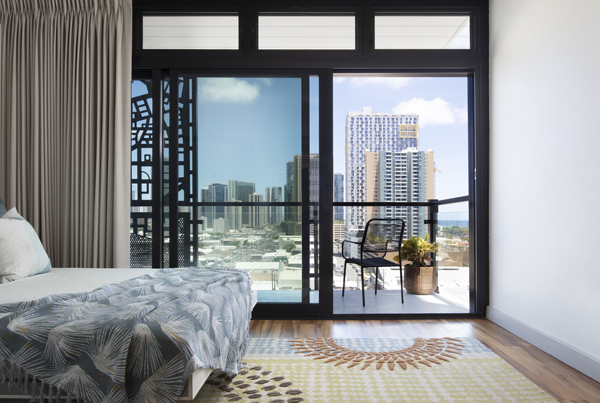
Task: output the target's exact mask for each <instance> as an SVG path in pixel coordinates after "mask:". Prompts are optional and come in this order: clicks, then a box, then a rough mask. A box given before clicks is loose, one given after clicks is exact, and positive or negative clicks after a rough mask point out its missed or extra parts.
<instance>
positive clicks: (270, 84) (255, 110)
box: [132, 76, 468, 199]
mask: <svg viewBox="0 0 600 403" xmlns="http://www.w3.org/2000/svg"><path fill="white" fill-rule="evenodd" d="M198 80H199V81H198V91H197V94H198V120H197V121H198V122H199V123H198V124H199V126H198V130H199V147H198V149H199V158H198V160H199V163H198V185H199V187H200V188H204V187H207V186H209V185H210V184H213V183H224V184H227V183H228V181H229V180H232V179H233V180H239V181H247V182H254V183H255V185H256V189H257V190H258V191H259V192H260V191H261V190H262V189H265V188H267V187H273V186H282V187H284V188H285V185H286V164H287V163H288V162H289V161H292V160H293V157H294V155H296V154H299V153H300V151H301V124H300V122H301V116H300V112H301V91H300V90H301V88H300V87H301V80H300V78H218V79H217V78H201V79H198ZM466 83H467V81H466V79H464V78H415V77H337V76H336V77H334V83H333V85H334V105H333V107H334V122H333V124H334V128H333V129H334V173H345V167H344V160H345V158H344V150H345V144H344V132H343V130H344V124H345V118H346V116H347V114H348V113H349V112H351V111H359V110H361V108H362V107H364V106H371V108H372V110H373V111H374V112H384V113H391V112H394V111H398V112H402V113H411V112H412V113H418V114H419V116H420V119H421V121H420V123H421V125H420V126H421V127H420V130H421V136H420V143H421V147H420V148H421V149H422V150H427V149H428V148H431V149H434V150H435V152H436V167H437V168H438V169H439V170H440V171H441V172H442V173H441V174H439V175H438V178H437V179H438V180H437V189H436V193H437V198H439V199H444V198H450V197H457V196H463V195H467V194H468V150H467V148H468V147H467V125H466V121H467V113H466V104H467V96H466V93H467V85H466ZM134 84H135V83H134ZM136 86H139V84H135V85H134V86H133V87H132V93H133V95H135V94H136V92H141V91H140V89H139V88H136ZM142 89H143V88H142ZM309 95H310V105H309V110H310V128H309V129H310V140H311V141H310V152H311V153H318V151H319V150H318V138H319V133H318V129H319V126H318V106H319V103H318V77H311V78H310V94H309Z"/></svg>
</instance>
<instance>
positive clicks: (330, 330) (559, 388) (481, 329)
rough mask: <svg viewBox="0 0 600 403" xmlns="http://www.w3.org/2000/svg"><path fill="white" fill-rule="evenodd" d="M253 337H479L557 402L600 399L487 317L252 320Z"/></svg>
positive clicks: (584, 381)
mask: <svg viewBox="0 0 600 403" xmlns="http://www.w3.org/2000/svg"><path fill="white" fill-rule="evenodd" d="M250 337H277V338H292V337H340V338H377V337H382V338H399V339H403V338H414V337H423V338H428V337H475V338H476V339H477V340H479V341H480V342H482V343H483V344H485V345H486V346H487V347H488V348H489V349H490V350H492V351H493V352H494V353H496V354H497V355H498V356H500V357H502V358H503V359H504V360H505V361H507V362H508V363H509V364H510V365H512V366H513V367H514V368H516V369H517V370H518V371H519V372H521V373H522V374H523V375H525V376H526V377H527V378H529V379H530V380H531V381H533V382H534V383H535V384H537V385H538V386H539V387H540V388H542V389H543V390H545V391H546V392H547V393H549V394H550V395H551V396H553V397H554V398H555V399H556V400H558V401H559V402H574V403H600V383H598V382H596V381H594V380H592V379H591V378H589V377H587V376H585V375H583V374H582V373H580V372H579V371H577V370H575V369H573V368H571V367H569V366H568V365H566V364H564V363H562V362H561V361H559V360H557V359H555V358H554V357H552V356H550V355H548V354H546V353H544V352H543V351H541V350H540V349H538V348H536V347H534V346H532V345H531V344H529V343H527V342H526V341H524V340H522V339H520V338H519V337H517V336H515V335H513V334H512V333H510V332H508V331H507V330H504V329H503V328H501V327H500V326H497V325H496V324H494V323H492V322H490V321H489V320H487V319H442V320H253V321H252V322H251V323H250Z"/></svg>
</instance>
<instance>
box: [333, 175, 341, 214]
mask: <svg viewBox="0 0 600 403" xmlns="http://www.w3.org/2000/svg"><path fill="white" fill-rule="evenodd" d="M333 201H334V203H343V202H344V174H333ZM333 219H334V220H335V221H344V207H342V206H337V207H334V208H333Z"/></svg>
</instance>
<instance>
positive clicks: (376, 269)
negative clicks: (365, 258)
mask: <svg viewBox="0 0 600 403" xmlns="http://www.w3.org/2000/svg"><path fill="white" fill-rule="evenodd" d="M377 280H379V267H376V268H375V295H377Z"/></svg>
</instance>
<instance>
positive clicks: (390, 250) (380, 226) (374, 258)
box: [342, 218, 406, 306]
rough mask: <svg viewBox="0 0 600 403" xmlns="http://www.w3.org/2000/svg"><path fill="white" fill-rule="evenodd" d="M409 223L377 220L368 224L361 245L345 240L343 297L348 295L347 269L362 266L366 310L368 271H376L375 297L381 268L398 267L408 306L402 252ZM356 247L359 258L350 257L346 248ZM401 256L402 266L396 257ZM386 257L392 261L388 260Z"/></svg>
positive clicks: (401, 289)
mask: <svg viewBox="0 0 600 403" xmlns="http://www.w3.org/2000/svg"><path fill="white" fill-rule="evenodd" d="M405 227H406V223H405V222H404V220H402V219H400V218H373V219H371V220H369V221H368V222H367V225H366V226H365V231H364V233H363V237H362V240H361V241H360V242H355V241H348V240H344V242H342V257H343V258H344V280H343V286H342V297H343V296H344V292H345V291H346V266H347V264H348V263H353V264H355V265H358V266H360V279H361V285H362V301H363V306H365V279H364V274H363V272H364V268H365V267H375V268H376V269H375V295H377V280H378V277H379V268H380V267H397V268H398V270H400V293H401V294H402V303H404V290H403V288H404V281H403V279H402V263H401V258H400V249H401V245H402V237H403V236H404V229H405ZM347 243H349V244H350V243H351V244H356V245H357V247H358V256H357V257H351V256H346V249H345V248H344V246H345V245H344V244H347ZM396 254H397V255H398V262H395V261H393V260H392V259H393V257H394V256H395V255H396ZM386 256H388V258H387V259H386Z"/></svg>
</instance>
